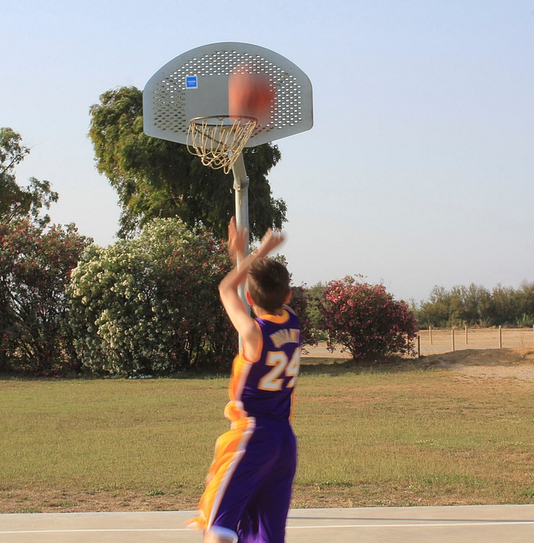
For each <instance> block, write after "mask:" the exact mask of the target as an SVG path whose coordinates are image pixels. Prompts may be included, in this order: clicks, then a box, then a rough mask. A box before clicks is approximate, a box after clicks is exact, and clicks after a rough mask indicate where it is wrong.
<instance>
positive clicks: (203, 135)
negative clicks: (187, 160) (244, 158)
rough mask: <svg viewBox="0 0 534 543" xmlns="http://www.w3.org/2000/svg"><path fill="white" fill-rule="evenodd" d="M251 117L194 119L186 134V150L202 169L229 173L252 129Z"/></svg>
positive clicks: (253, 121) (253, 127) (223, 116)
mask: <svg viewBox="0 0 534 543" xmlns="http://www.w3.org/2000/svg"><path fill="white" fill-rule="evenodd" d="M256 124H257V120H256V119H255V118H254V117H244V116H242V117H231V116H230V115H220V116H218V117H196V118H194V119H191V121H190V123H189V128H188V130H187V142H186V145H187V149H188V151H189V152H190V153H191V154H193V155H197V156H199V157H200V159H201V161H202V164H204V166H210V167H211V168H213V169H214V170H217V169H219V168H223V170H224V173H229V172H230V170H231V169H232V166H233V164H234V162H235V161H236V160H237V158H238V157H239V155H240V154H241V151H242V150H243V148H244V147H245V145H246V143H247V141H248V139H249V138H250V136H251V135H252V133H253V132H254V129H255V128H256Z"/></svg>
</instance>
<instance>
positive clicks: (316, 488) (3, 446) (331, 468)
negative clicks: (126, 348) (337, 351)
mask: <svg viewBox="0 0 534 543" xmlns="http://www.w3.org/2000/svg"><path fill="white" fill-rule="evenodd" d="M488 360H489V358H488V355H487V352H486V351H462V352H461V353H460V352H456V353H450V354H445V355H433V356H429V357H427V358H424V359H421V360H420V361H407V362H404V363H403V364H401V365H400V366H393V365H390V364H387V363H384V364H374V365H369V366H363V367H362V366H357V365H355V364H353V363H352V362H350V361H348V360H337V359H335V358H328V359H326V358H325V359H319V358H307V359H304V364H303V367H302V371H301V377H300V379H299V386H298V389H297V409H296V418H295V424H294V426H295V432H296V434H297V436H298V439H299V469H298V474H297V480H296V485H295V492H294V500H293V505H294V506H295V507H357V506H377V505H392V506H393V505H448V504H490V503H495V504H498V503H532V502H533V501H534V452H533V451H534V379H533V378H532V377H534V353H533V352H532V351H525V350H508V349H503V350H499V351H493V353H492V354H491V364H488ZM477 367H478V368H479V369H480V368H482V369H484V368H486V369H487V368H488V367H494V368H498V367H508V368H509V369H510V368H512V369H514V368H515V369H523V370H525V369H526V370H528V372H527V373H522V374H520V373H517V374H514V373H513V372H512V373H505V374H504V376H503V374H502V373H501V374H499V373H496V372H493V373H492V372H488V371H486V372H485V373H484V372H483V371H482V372H478V373H477V372H475V371H471V372H469V371H467V370H468V369H469V368H471V369H473V368H475V369H476V368H477ZM529 372H530V373H529ZM531 374H532V377H531V376H530V375H531ZM227 384H228V378H227V377H219V378H205V379H198V378H197V379H159V380H63V381H61V380H58V381H51V380H47V381H39V380H13V379H4V380H0V421H1V422H0V431H1V434H0V436H1V437H0V457H1V458H2V462H1V463H0V512H35V511H43V512H48V511H96V510H100V511H110V510H115V511H119V510H172V509H194V508H195V506H196V503H197V501H198V498H199V496H200V494H201V492H202V488H203V480H204V477H205V475H206V472H207V469H208V467H209V464H210V461H211V458H212V453H213V447H214V443H215V439H216V438H217V436H218V435H219V434H220V433H221V432H223V431H225V430H226V429H227V428H228V424H227V422H226V421H225V419H224V418H223V416H222V411H223V408H224V405H225V403H226V400H227V392H226V387H227Z"/></svg>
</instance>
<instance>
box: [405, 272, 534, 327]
mask: <svg viewBox="0 0 534 543" xmlns="http://www.w3.org/2000/svg"><path fill="white" fill-rule="evenodd" d="M414 311H415V315H416V317H417V320H418V322H419V327H420V328H423V327H426V326H435V327H450V326H454V325H459V324H461V325H465V324H467V325H470V326H477V325H478V326H533V325H534V282H527V281H525V282H523V283H522V284H521V286H520V287H519V288H518V289H514V288H512V287H503V286H502V285H497V286H496V287H495V288H494V289H493V290H491V291H490V290H488V289H486V288H485V287H482V286H479V285H475V284H471V285H469V286H468V287H465V286H455V287H453V288H451V289H450V290H446V289H445V288H443V287H438V286H436V287H434V288H433V290H432V292H431V293H430V297H429V299H428V300H427V301H425V302H423V303H421V305H420V306H419V307H418V308H414Z"/></svg>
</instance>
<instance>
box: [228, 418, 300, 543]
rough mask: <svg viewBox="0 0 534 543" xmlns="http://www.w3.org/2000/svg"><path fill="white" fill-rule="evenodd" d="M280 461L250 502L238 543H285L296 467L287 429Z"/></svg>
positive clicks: (291, 440) (241, 525) (291, 437)
mask: <svg viewBox="0 0 534 543" xmlns="http://www.w3.org/2000/svg"><path fill="white" fill-rule="evenodd" d="M281 441H282V443H281V450H280V452H279V455H278V458H277V461H276V462H275V463H274V465H273V466H272V467H271V469H270V473H269V475H268V477H267V478H266V479H265V481H264V482H263V484H262V485H261V487H260V489H259V490H258V492H257V493H256V495H255V496H254V498H253V499H252V500H251V501H250V502H249V504H248V506H247V509H246V511H245V513H244V515H243V518H242V520H241V524H240V526H239V529H238V535H239V543H258V542H261V543H263V542H269V543H284V541H285V530H286V522H287V515H288V511H289V506H290V504H291V491H292V487H293V479H294V476H295V471H296V466H297V458H296V456H297V454H296V452H297V451H296V440H295V436H294V434H293V432H292V430H291V428H290V427H289V426H288V427H287V431H285V432H284V435H283V436H282V440H281Z"/></svg>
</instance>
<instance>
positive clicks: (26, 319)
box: [0, 220, 91, 376]
mask: <svg viewBox="0 0 534 543" xmlns="http://www.w3.org/2000/svg"><path fill="white" fill-rule="evenodd" d="M90 242H91V240H90V239H88V238H86V237H84V236H80V235H79V234H78V233H77V231H76V229H75V227H74V226H73V225H69V226H67V227H66V228H62V227H61V226H52V227H51V228H49V229H47V230H43V229H42V228H41V227H40V226H39V225H38V224H36V223H35V222H30V221H29V220H25V221H20V222H14V223H11V224H0V369H3V370H8V371H16V372H24V373H29V374H31V375H35V376H50V375H56V376H57V375H62V374H64V373H66V372H68V371H69V370H70V369H74V368H75V367H76V364H77V362H76V354H75V352H74V349H73V338H72V334H71V330H70V328H69V327H68V325H67V315H68V300H67V298H66V296H65V289H66V286H67V284H68V283H69V281H70V273H71V270H72V269H73V268H74V267H75V266H76V264H77V262H78V259H79V257H80V255H81V253H82V252H83V250H84V249H85V247H86V246H87V245H88V244H89V243H90Z"/></svg>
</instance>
